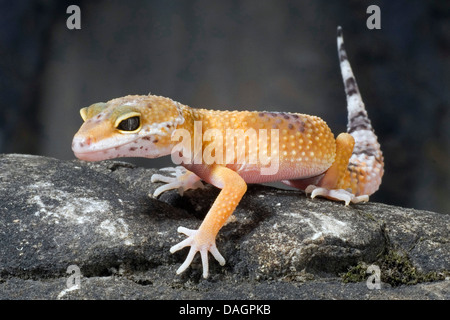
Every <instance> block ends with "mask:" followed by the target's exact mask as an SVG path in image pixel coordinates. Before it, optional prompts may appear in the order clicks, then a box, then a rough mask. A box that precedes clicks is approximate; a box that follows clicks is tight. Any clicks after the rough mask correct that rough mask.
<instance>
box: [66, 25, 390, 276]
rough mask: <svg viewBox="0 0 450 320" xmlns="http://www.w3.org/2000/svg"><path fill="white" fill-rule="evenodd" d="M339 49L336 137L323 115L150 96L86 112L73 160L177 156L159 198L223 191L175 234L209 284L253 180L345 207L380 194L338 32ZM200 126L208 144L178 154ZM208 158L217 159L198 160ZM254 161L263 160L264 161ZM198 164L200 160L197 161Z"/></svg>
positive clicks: (371, 145)
mask: <svg viewBox="0 0 450 320" xmlns="http://www.w3.org/2000/svg"><path fill="white" fill-rule="evenodd" d="M337 45H338V56H339V62H340V68H341V73H342V79H343V82H344V87H345V93H346V98H347V110H348V125H347V132H346V133H341V134H339V135H338V136H337V138H334V135H333V133H332V132H331V130H330V128H329V127H328V125H327V124H326V123H325V121H324V120H322V119H321V118H319V117H316V116H311V115H306V114H301V113H285V112H260V111H218V110H207V109H197V108H191V107H188V106H187V105H183V104H181V103H178V102H176V101H174V100H172V99H169V98H165V97H161V96H156V95H150V94H149V95H128V96H125V97H121V98H116V99H112V100H110V101H108V102H106V103H95V104H93V105H91V106H89V107H86V108H83V109H81V110H80V113H81V117H82V119H83V120H84V123H83V124H82V126H81V128H80V129H79V131H78V132H77V133H76V134H75V136H74V138H73V143H72V150H73V152H74V154H75V156H76V157H78V158H79V159H81V160H87V161H99V160H105V159H112V158H118V157H146V158H156V157H161V156H165V155H169V154H172V156H174V155H178V156H179V158H177V159H181V161H180V163H178V164H180V166H178V167H176V168H172V169H166V170H169V175H171V176H164V175H161V174H155V175H153V176H152V178H151V180H152V181H153V182H155V181H163V182H165V183H167V184H165V185H163V186H161V187H159V188H157V189H156V190H155V192H154V196H158V195H159V194H161V193H162V192H165V191H167V190H171V189H178V190H179V191H180V192H183V191H185V190H188V189H195V188H198V187H201V186H202V182H201V180H203V181H205V182H207V183H210V184H212V185H214V186H215V187H217V188H220V189H221V191H220V193H219V195H218V196H217V198H216V199H215V201H214V203H213V205H212V207H211V208H210V210H209V212H208V213H207V215H206V216H205V218H204V220H203V222H202V223H201V225H200V227H199V228H198V229H197V230H192V229H188V228H185V227H179V228H178V232H180V233H183V234H185V235H186V236H187V238H186V239H184V240H183V241H181V242H180V243H178V244H176V245H174V246H172V247H171V248H170V251H171V252H172V253H173V252H175V251H178V250H180V249H182V248H184V247H190V250H189V253H188V255H187V258H186V260H185V261H184V263H183V264H182V265H181V266H180V267H179V268H178V270H177V273H178V274H179V273H182V272H183V271H185V270H186V269H187V268H188V267H189V265H190V264H191V262H192V260H193V258H194V256H195V255H196V253H197V252H200V256H201V261H202V267H203V277H204V278H207V277H208V273H209V271H208V252H209V253H211V254H212V255H213V256H214V258H215V259H216V260H217V261H218V262H219V263H220V265H224V264H225V259H224V258H223V256H222V255H221V254H220V252H219V250H218V249H217V246H216V236H217V234H218V232H219V230H220V229H221V228H222V226H223V225H224V224H225V223H226V222H227V220H228V219H229V217H230V216H231V215H232V214H233V211H234V210H235V208H236V207H237V205H238V203H239V201H240V200H241V198H242V197H243V196H244V194H245V192H246V190H247V183H264V182H270V181H281V182H283V183H285V184H287V185H289V186H291V187H294V188H298V189H301V190H303V191H305V193H306V194H311V197H312V198H314V197H316V196H321V197H325V198H328V199H332V200H338V201H344V202H345V204H346V205H349V203H350V202H352V203H357V202H363V201H368V200H369V195H371V194H373V193H374V192H375V191H377V190H378V188H379V185H380V184H381V178H382V176H383V173H384V169H383V155H382V152H381V149H380V145H379V143H378V141H377V136H376V135H375V133H374V130H373V128H372V126H371V122H370V120H369V118H368V115H367V112H366V110H365V107H364V103H363V101H362V98H361V95H360V92H359V89H358V85H357V83H356V80H355V77H354V75H353V72H352V69H351V67H350V63H349V61H348V59H347V54H346V51H345V48H344V41H343V35H342V29H341V28H340V27H338V32H337ZM199 126H200V128H201V131H200V132H201V133H203V135H204V136H203V138H202V137H200V139H193V140H194V141H192V142H190V141H189V142H188V143H187V144H185V146H186V148H184V149H183V148H181V149H180V148H176V147H177V146H179V144H180V140H181V139H180V135H179V134H178V133H180V132H182V133H187V134H188V136H190V137H191V138H192V137H193V136H194V135H195V134H196V133H198V130H197V132H196V129H198V127H199ZM230 130H231V131H230ZM233 130H234V131H233ZM250 130H253V131H252V132H253V133H256V136H257V138H256V140H251V141H250V138H251V137H250V135H248V137H246V133H248V132H249V131H250ZM264 130H265V131H267V132H268V131H270V132H276V134H275V135H272V134H267V132H265V131H264ZM206 132H209V136H208V137H206V136H205V134H206ZM229 132H232V133H233V132H237V133H238V134H235V135H234V136H232V139H231V142H230V141H227V142H226V143H225V144H218V143H216V142H217V141H220V139H219V138H223V137H229V135H228V133H229ZM211 133H212V134H211ZM242 133H244V134H242ZM263 133H264V134H263ZM177 134H178V136H177ZM175 136H177V137H178V138H175ZM183 137H185V136H183ZM218 137H219V138H218ZM263 138H264V139H263ZM246 139H247V140H246ZM243 140H245V141H243ZM235 141H237V142H240V143H236V144H235V143H234V142H235ZM263 142H264V143H263ZM212 146H214V148H213V149H214V152H211V148H212ZM242 149H245V150H242ZM263 149H264V152H262V153H261V152H260V151H262V150H263ZM269 149H270V152H268V150H269ZM180 150H181V151H182V152H181V151H180ZM208 151H209V155H210V156H212V158H213V160H216V161H204V160H205V158H204V157H203V158H202V157H201V156H200V158H199V157H198V155H199V154H201V153H202V152H206V153H208ZM222 151H223V153H224V154H225V153H226V155H227V157H226V161H225V160H224V159H223V157H222V158H221V160H222V161H217V160H218V159H219V157H216V158H214V156H218V155H219V154H221V153H222ZM182 153H184V154H182ZM180 154H181V155H180ZM230 154H231V155H230ZM239 155H241V156H242V157H240V160H241V161H238V160H239V159H238V156H239ZM255 155H265V156H266V158H265V159H264V161H262V158H258V157H254V156H255ZM195 157H197V158H195ZM193 158H194V160H197V161H192V159H193ZM250 158H251V159H253V161H249V159H250ZM172 159H174V157H172ZM199 160H200V161H199ZM268 163H270V164H273V163H276V166H275V167H274V168H275V169H276V170H272V172H270V170H269V171H266V172H265V174H263V172H262V169H267V168H269V166H268ZM267 172H269V173H267Z"/></svg>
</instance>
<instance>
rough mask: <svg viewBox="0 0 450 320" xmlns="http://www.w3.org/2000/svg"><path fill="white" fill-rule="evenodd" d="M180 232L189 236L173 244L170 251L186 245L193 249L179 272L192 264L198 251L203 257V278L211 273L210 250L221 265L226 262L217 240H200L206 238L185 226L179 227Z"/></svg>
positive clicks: (172, 251)
mask: <svg viewBox="0 0 450 320" xmlns="http://www.w3.org/2000/svg"><path fill="white" fill-rule="evenodd" d="M177 231H178V232H180V233H184V234H185V235H187V236H188V237H187V238H186V239H184V240H183V241H181V242H180V243H178V244H176V245H174V246H172V247H171V248H170V252H171V253H174V252H176V251H178V250H180V249H183V248H184V247H187V246H190V247H191V249H190V250H189V253H188V255H187V257H186V260H184V262H183V264H182V265H181V266H180V267H179V268H178V270H177V274H180V273H182V272H184V271H185V270H186V269H187V268H188V267H189V266H190V264H191V262H192V260H193V259H194V256H195V254H196V253H197V252H200V256H201V258H202V266H203V278H205V279H206V278H208V274H209V265H208V252H211V254H212V255H213V257H214V258H215V259H216V260H217V261H218V262H219V264H220V265H221V266H223V265H224V264H225V259H224V257H223V256H222V255H221V254H220V252H219V250H218V249H217V247H216V243H215V240H212V241H208V240H203V241H201V240H199V239H204V237H202V235H201V234H200V233H199V231H198V230H192V229H188V228H184V227H179V228H178V230H177Z"/></svg>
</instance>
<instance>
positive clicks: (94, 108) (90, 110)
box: [80, 102, 108, 121]
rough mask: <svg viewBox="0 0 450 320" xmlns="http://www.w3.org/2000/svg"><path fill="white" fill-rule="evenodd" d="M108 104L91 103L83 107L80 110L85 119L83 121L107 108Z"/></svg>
mask: <svg viewBox="0 0 450 320" xmlns="http://www.w3.org/2000/svg"><path fill="white" fill-rule="evenodd" d="M107 106H108V104H107V103H104V102H99V103H95V104H93V105H90V106H89V107H86V108H83V109H81V110H80V115H81V118H82V119H83V121H86V120H88V119H90V118H92V117H93V116H96V115H97V114H99V113H100V112H102V111H103V110H104V109H106V107H107Z"/></svg>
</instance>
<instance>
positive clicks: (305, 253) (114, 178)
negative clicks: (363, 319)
mask: <svg viewBox="0 0 450 320" xmlns="http://www.w3.org/2000/svg"><path fill="white" fill-rule="evenodd" d="M155 172H157V170H154V169H144V168H139V167H134V166H133V165H130V164H128V163H125V162H119V161H104V162H98V163H87V162H82V161H78V160H74V161H60V160H57V159H52V158H46V157H39V156H29V155H18V154H6V155H0V243H1V246H0V299H450V293H449V289H450V288H449V287H450V281H449V275H450V223H449V222H450V215H445V214H438V213H433V212H426V211H419V210H414V209H405V208H399V207H393V206H388V205H384V204H379V203H365V204H358V205H352V206H350V207H345V206H344V205H343V204H342V203H336V202H331V201H327V200H323V199H309V198H306V197H305V196H304V195H303V194H301V193H299V192H297V191H290V190H280V189H276V188H273V187H269V186H260V185H252V186H249V188H248V192H247V193H246V195H245V196H244V198H243V199H242V201H241V203H240V204H239V206H238V208H237V210H236V211H235V215H234V216H235V219H233V220H231V221H230V222H229V223H228V224H227V225H226V226H225V227H224V228H223V229H222V230H221V231H220V233H219V236H218V238H217V244H218V247H219V250H220V251H221V253H222V254H223V256H224V257H225V258H226V260H227V263H226V265H225V266H224V267H220V266H219V265H218V264H217V263H216V262H215V261H214V262H213V259H212V258H210V277H209V278H208V279H207V280H204V279H202V278H201V262H200V259H198V257H197V258H196V259H194V262H193V264H192V265H191V267H190V268H189V269H188V270H187V271H186V272H185V273H184V274H182V275H181V276H177V275H176V274H175V270H176V269H177V268H178V266H179V265H180V263H182V262H183V261H184V258H185V255H186V254H187V251H185V250H182V251H180V252H177V253H175V254H170V252H169V248H170V247H171V246H172V245H173V244H175V243H177V242H179V241H181V240H182V239H183V236H182V235H179V234H177V231H176V229H177V227H178V226H185V227H188V228H195V229H196V228H198V226H199V225H200V223H201V220H202V217H203V216H204V215H205V214H206V212H207V211H208V209H209V207H210V206H211V204H212V202H213V201H214V199H215V197H216V196H217V194H218V192H219V190H218V189H216V188H214V187H212V186H210V185H207V186H206V189H204V190H199V189H198V190H191V191H188V192H186V193H185V194H184V195H183V196H180V195H178V193H177V192H176V191H169V192H166V193H164V194H162V195H161V196H160V197H159V198H158V199H155V198H153V197H152V196H148V194H149V193H150V194H152V193H153V191H154V190H155V189H156V188H157V187H158V186H159V185H160V184H159V183H151V182H150V177H151V176H152V174H153V173H155ZM161 173H162V172H161ZM392 257H396V258H395V259H393V258H392ZM399 257H400V258H399ZM371 264H376V265H379V266H380V267H381V281H382V283H381V290H369V289H368V287H367V284H366V279H367V277H368V276H369V275H368V274H367V275H366V274H365V271H366V269H367V266H369V265H371ZM71 265H76V266H78V267H79V268H80V272H81V278H80V287H79V289H76V290H67V284H66V281H67V280H68V278H69V274H67V273H66V271H67V269H68V267H69V266H71ZM358 274H359V278H358ZM352 281H356V282H352Z"/></svg>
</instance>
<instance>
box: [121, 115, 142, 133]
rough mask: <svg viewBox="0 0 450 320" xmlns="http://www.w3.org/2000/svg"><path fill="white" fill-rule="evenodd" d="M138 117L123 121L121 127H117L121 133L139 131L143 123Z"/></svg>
mask: <svg viewBox="0 0 450 320" xmlns="http://www.w3.org/2000/svg"><path fill="white" fill-rule="evenodd" d="M140 122H141V121H140V119H139V117H138V116H135V117H131V118H128V119H125V120H122V121H121V122H120V123H119V125H118V126H117V129H119V130H121V131H136V130H137V129H139V127H140V125H141V123H140Z"/></svg>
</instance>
